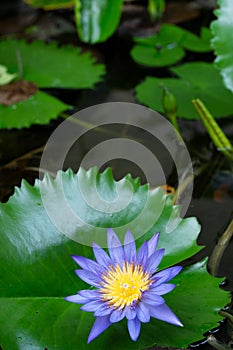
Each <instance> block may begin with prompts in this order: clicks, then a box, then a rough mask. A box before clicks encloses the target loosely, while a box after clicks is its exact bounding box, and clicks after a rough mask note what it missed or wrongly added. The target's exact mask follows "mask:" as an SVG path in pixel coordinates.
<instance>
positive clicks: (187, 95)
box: [136, 62, 233, 119]
mask: <svg viewBox="0 0 233 350" xmlns="http://www.w3.org/2000/svg"><path fill="white" fill-rule="evenodd" d="M171 71H172V72H173V73H174V74H176V75H177V76H178V77H179V78H177V79H176V78H161V79H160V78H152V77H147V78H146V79H145V81H144V82H142V83H141V84H139V85H137V86H136V97H137V100H138V101H139V102H141V103H143V104H145V105H147V106H149V107H150V108H152V109H154V110H156V111H158V112H161V113H163V106H162V95H163V89H162V87H163V86H164V87H166V88H168V90H169V91H170V92H171V93H172V94H173V95H174V96H175V98H176V100H177V105H178V111H177V115H178V116H179V117H181V118H185V119H198V118H199V117H198V114H197V112H196V111H195V109H194V108H193V106H192V100H193V99H196V98H198V99H200V100H202V101H203V102H204V103H205V105H206V106H207V107H208V109H209V110H210V111H211V114H212V115H213V116H214V117H218V118H219V117H227V116H230V115H232V111H233V99H232V93H231V92H229V91H228V90H227V89H226V88H225V86H224V85H223V82H222V79H221V76H220V74H219V71H218V70H217V69H216V68H215V67H214V66H213V65H212V64H209V63H204V62H195V63H186V64H183V65H182V66H179V67H175V68H172V69H171ZM197 77H198V79H197Z"/></svg>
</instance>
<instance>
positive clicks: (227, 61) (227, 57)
mask: <svg viewBox="0 0 233 350" xmlns="http://www.w3.org/2000/svg"><path fill="white" fill-rule="evenodd" d="M218 5H219V6H220V8H219V9H218V10H216V11H215V14H216V16H217V17H218V19H217V20H215V21H213V22H212V23H211V31H212V34H213V39H212V45H213V48H214V50H215V54H216V55H217V58H216V59H215V65H216V67H217V68H218V69H220V71H221V75H222V77H223V80H224V83H225V86H226V87H227V88H228V89H229V90H231V91H233V64H232V62H233V50H232V45H231V43H232V41H233V21H232V12H233V2H232V1H231V0H218Z"/></svg>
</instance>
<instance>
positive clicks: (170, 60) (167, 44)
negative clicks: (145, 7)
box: [131, 24, 211, 67]
mask: <svg viewBox="0 0 233 350" xmlns="http://www.w3.org/2000/svg"><path fill="white" fill-rule="evenodd" d="M134 40H135V42H136V45H135V46H134V47H133V49H132V50H131V55H132V57H133V59H134V60H135V61H136V62H138V63H140V64H143V65H146V66H152V67H162V66H168V65H171V64H174V63H176V62H178V61H180V60H181V59H182V58H183V57H184V55H185V49H187V50H190V51H195V52H207V51H210V50H211V47H210V35H209V31H208V29H207V28H203V29H202V32H201V37H200V38H199V37H198V36H196V35H194V34H192V33H190V32H188V31H187V30H185V29H182V28H180V27H177V26H175V25H171V24H164V25H163V26H162V27H161V30H160V31H159V33H157V34H155V35H152V36H149V37H145V38H135V39H134Z"/></svg>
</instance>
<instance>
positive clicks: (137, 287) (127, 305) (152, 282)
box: [65, 229, 182, 343]
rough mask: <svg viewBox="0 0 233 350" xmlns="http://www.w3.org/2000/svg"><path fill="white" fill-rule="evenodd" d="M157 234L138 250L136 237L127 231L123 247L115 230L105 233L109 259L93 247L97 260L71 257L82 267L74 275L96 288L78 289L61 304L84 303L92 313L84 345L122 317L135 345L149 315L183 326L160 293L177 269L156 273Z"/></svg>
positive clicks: (167, 288)
mask: <svg viewBox="0 0 233 350" xmlns="http://www.w3.org/2000/svg"><path fill="white" fill-rule="evenodd" d="M158 239H159V234H155V235H154V236H153V237H152V238H151V239H150V240H149V241H148V242H144V243H143V244H142V245H141V247H140V248H139V250H138V252H137V251H136V245H135V241H134V238H133V236H132V234H131V232H130V231H127V233H126V235H125V238H124V246H123V247H122V245H121V242H120V240H119V238H118V237H117V235H116V234H115V232H114V231H113V230H112V229H108V232H107V243H108V251H109V255H108V254H107V253H106V252H105V250H104V249H102V248H101V247H100V246H98V245H97V244H96V243H93V251H94V255H95V258H96V261H94V260H91V259H88V258H85V257H81V256H73V259H74V261H75V262H76V263H77V264H78V265H79V266H80V267H81V268H82V269H80V270H76V271H75V272H76V274H77V275H78V276H79V278H81V279H82V280H83V281H85V282H86V283H88V284H90V285H91V286H93V287H95V288H96V289H87V290H81V291H79V292H78V293H77V294H75V295H72V296H69V297H66V298H65V300H67V301H70V302H73V303H77V304H83V306H82V307H81V310H83V311H89V312H94V316H95V317H96V320H95V322H94V325H93V327H92V329H91V331H90V334H89V337H88V343H90V342H91V341H92V340H93V339H95V338H96V337H97V336H98V335H100V334H101V333H102V332H103V331H105V330H106V329H107V328H108V327H109V326H110V325H111V324H112V323H115V322H119V321H121V320H122V319H123V318H124V317H126V319H127V321H128V331H129V334H130V337H131V339H132V340H134V341H136V340H137V338H138V336H139V334H140V327H141V322H142V323H147V322H149V321H150V318H151V317H154V318H157V319H159V320H162V321H165V322H168V323H171V324H173V325H177V326H182V323H181V322H180V320H179V319H178V318H177V316H176V315H175V314H174V313H173V312H172V310H171V309H170V308H169V307H168V306H167V305H166V304H165V300H164V299H163V298H162V297H161V295H163V294H166V293H168V292H170V291H172V290H173V289H174V288H175V285H174V284H171V283H167V282H168V281H170V280H171V279H172V278H173V277H175V276H176V275H177V274H178V273H179V272H180V270H181V269H182V267H181V266H175V267H170V268H167V269H164V270H162V271H159V272H157V273H155V272H156V270H157V268H158V265H159V264H160V262H161V260H162V258H163V255H164V249H158V250H156V248H157V244H158Z"/></svg>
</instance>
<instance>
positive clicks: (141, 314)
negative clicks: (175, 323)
mask: <svg viewBox="0 0 233 350" xmlns="http://www.w3.org/2000/svg"><path fill="white" fill-rule="evenodd" d="M137 318H138V319H139V321H141V322H143V323H147V322H149V321H150V312H149V310H148V309H147V307H146V306H145V305H144V304H143V303H142V302H140V303H139V304H138V306H137Z"/></svg>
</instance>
